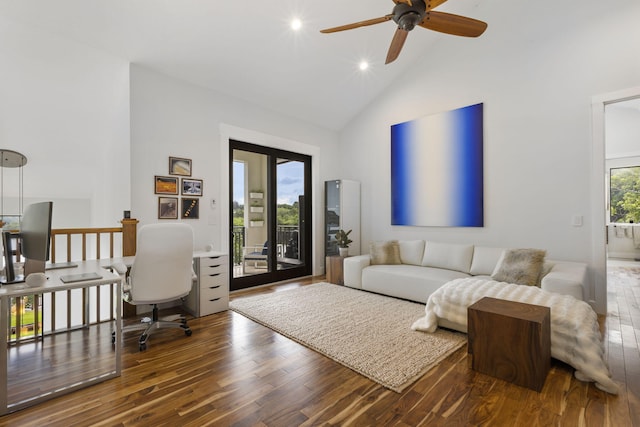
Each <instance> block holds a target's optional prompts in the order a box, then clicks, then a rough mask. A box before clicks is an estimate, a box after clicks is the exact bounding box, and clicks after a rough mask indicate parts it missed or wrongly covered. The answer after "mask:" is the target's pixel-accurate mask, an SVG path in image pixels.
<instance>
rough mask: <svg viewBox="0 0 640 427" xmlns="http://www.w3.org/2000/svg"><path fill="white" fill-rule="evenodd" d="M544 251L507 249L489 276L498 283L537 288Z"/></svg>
mask: <svg viewBox="0 0 640 427" xmlns="http://www.w3.org/2000/svg"><path fill="white" fill-rule="evenodd" d="M545 255H546V251H543V250H540V249H507V250H506V251H504V253H503V254H502V257H501V258H500V261H498V265H497V266H496V269H495V271H494V272H493V274H492V275H491V277H492V278H493V280H497V281H499V282H507V283H515V284H518V285H528V286H537V285H538V279H539V278H540V272H541V271H542V266H543V264H544V257H545Z"/></svg>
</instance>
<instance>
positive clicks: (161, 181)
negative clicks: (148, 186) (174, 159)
mask: <svg viewBox="0 0 640 427" xmlns="http://www.w3.org/2000/svg"><path fill="white" fill-rule="evenodd" d="M154 191H155V193H156V194H178V178H174V177H172V176H157V175H156V177H155V178H154Z"/></svg>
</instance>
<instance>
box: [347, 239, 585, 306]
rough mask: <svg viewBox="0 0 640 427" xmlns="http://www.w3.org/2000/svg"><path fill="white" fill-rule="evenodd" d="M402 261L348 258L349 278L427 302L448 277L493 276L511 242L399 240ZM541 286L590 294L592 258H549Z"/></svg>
mask: <svg viewBox="0 0 640 427" xmlns="http://www.w3.org/2000/svg"><path fill="white" fill-rule="evenodd" d="M398 246H399V252H400V254H399V255H400V261H401V264H393V265H388V264H376V265H372V257H371V255H358V256H353V257H348V258H345V259H344V284H345V285H346V286H350V287H352V288H357V289H364V290H367V291H371V292H376V293H379V294H384V295H389V296H393V297H397V298H403V299H407V300H411V301H417V302H421V303H426V302H427V299H428V298H429V295H431V293H433V292H434V291H435V290H436V289H438V288H439V287H441V286H442V285H444V284H445V283H447V282H449V281H451V280H453V279H457V278H463V277H472V276H476V277H485V278H488V279H489V278H491V275H492V274H493V273H494V270H495V269H496V265H497V264H498V262H499V261H500V258H501V256H502V254H503V252H504V250H505V248H492V247H486V246H474V245H470V244H451V243H438V242H431V241H424V240H410V241H402V240H401V241H399V242H398ZM540 276H541V280H540V287H541V288H542V289H544V290H547V291H551V292H556V293H560V294H566V295H572V296H574V297H575V298H577V299H579V300H584V296H585V289H586V280H587V264H585V263H580V262H569V261H553V260H545V265H544V268H543V272H542V273H541V275H540Z"/></svg>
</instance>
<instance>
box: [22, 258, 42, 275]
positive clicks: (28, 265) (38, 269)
mask: <svg viewBox="0 0 640 427" xmlns="http://www.w3.org/2000/svg"><path fill="white" fill-rule="evenodd" d="M44 264H45V262H44V261H38V260H35V259H29V258H25V260H24V277H27V276H28V275H30V274H31V273H44V270H45V268H44Z"/></svg>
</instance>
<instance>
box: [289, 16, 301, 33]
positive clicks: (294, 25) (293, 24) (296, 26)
mask: <svg viewBox="0 0 640 427" xmlns="http://www.w3.org/2000/svg"><path fill="white" fill-rule="evenodd" d="M300 28H302V21H301V20H299V19H298V18H294V19H292V20H291V29H292V30H293V31H298V30H299V29H300Z"/></svg>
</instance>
